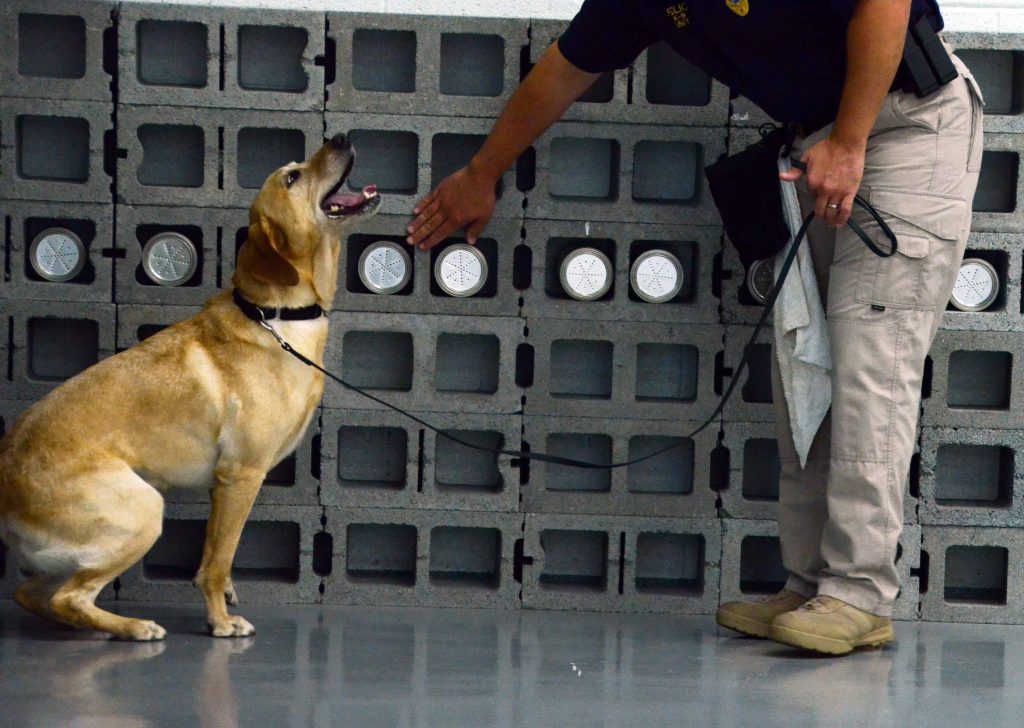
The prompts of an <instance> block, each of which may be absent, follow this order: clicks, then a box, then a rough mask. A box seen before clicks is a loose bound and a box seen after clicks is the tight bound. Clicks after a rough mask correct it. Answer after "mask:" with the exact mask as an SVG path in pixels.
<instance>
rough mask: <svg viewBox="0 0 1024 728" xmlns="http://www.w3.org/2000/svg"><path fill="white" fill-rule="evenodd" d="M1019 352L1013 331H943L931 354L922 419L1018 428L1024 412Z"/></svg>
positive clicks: (1023, 374) (1023, 369) (1023, 379)
mask: <svg viewBox="0 0 1024 728" xmlns="http://www.w3.org/2000/svg"><path fill="white" fill-rule="evenodd" d="M1021 357H1022V352H1021V345H1020V336H1019V335H1017V334H1014V333H1009V332H988V331H957V332H954V331H940V332H939V334H938V335H937V336H936V337H935V342H934V343H933V344H932V348H931V352H930V354H929V358H930V359H931V372H932V377H931V392H930V396H928V397H927V398H925V399H924V410H923V414H922V416H921V423H922V424H924V425H929V426H955V427H987V428H1011V429H1013V428H1016V427H1018V426H1019V423H1020V416H1021V412H1022V411H1024V399H1022V397H1024V367H1021V366H1020V360H1021ZM925 394H928V392H927V391H926V392H925Z"/></svg>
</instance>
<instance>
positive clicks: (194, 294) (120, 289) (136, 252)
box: [114, 205, 249, 306]
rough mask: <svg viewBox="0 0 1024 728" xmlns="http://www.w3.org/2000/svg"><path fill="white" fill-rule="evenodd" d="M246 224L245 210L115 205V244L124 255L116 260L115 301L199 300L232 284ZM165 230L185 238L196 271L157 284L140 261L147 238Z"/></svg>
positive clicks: (174, 302) (180, 303) (171, 302)
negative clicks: (178, 279)
mask: <svg viewBox="0 0 1024 728" xmlns="http://www.w3.org/2000/svg"><path fill="white" fill-rule="evenodd" d="M248 229H249V211H248V209H241V208H234V209H232V208H221V209H217V208H196V207H160V206H137V207H136V206H131V205H119V206H118V214H117V247H118V248H119V249H120V250H122V251H124V255H123V257H120V258H118V259H117V262H116V263H115V265H116V268H117V276H116V284H115V289H114V295H115V297H116V300H117V302H118V303H152V304H165V305H166V304H169V305H174V306H200V305H202V304H203V303H205V302H206V301H207V299H209V298H210V297H211V296H213V295H214V294H215V293H217V292H218V291H219V290H220V289H221V288H222V287H230V285H231V275H232V274H233V273H234V262H235V257H236V255H237V250H238V248H239V247H240V246H241V242H244V240H245V237H246V235H247V233H248ZM168 232H174V233H179V234H181V235H184V236H185V237H186V238H188V240H189V241H190V242H191V243H192V245H193V247H194V248H195V251H196V256H197V257H196V267H195V272H194V273H193V274H192V276H191V277H190V278H189V279H188V280H187V281H186V282H184V283H182V284H181V285H178V286H162V285H160V284H158V283H157V282H156V281H154V280H153V279H152V278H150V277H149V275H148V274H147V273H146V271H145V268H144V267H143V262H142V253H143V250H144V249H145V246H146V243H148V242H149V241H150V240H151V239H152V238H153V237H155V236H157V235H159V234H161V233H168ZM239 238H241V240H240V239H239Z"/></svg>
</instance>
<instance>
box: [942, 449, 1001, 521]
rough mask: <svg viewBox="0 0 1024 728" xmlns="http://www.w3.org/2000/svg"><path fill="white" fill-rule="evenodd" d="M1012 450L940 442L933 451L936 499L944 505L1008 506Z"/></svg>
mask: <svg viewBox="0 0 1024 728" xmlns="http://www.w3.org/2000/svg"><path fill="white" fill-rule="evenodd" d="M1014 461H1015V453H1014V451H1013V449H1012V448H1009V447H1002V446H999V445H969V444H965V443H949V444H946V445H940V446H939V449H938V452H936V454H935V502H936V503H938V504H939V505H943V506H956V507H961V508H963V507H971V506H975V507H980V508H1008V507H1009V506H1010V505H1011V503H1012V502H1013V480H1014V475H1015V473H1014V468H1015V462H1014Z"/></svg>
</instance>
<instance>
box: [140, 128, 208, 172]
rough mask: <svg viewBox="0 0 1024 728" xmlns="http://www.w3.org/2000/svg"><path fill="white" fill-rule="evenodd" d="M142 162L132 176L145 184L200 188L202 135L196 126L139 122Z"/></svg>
mask: <svg viewBox="0 0 1024 728" xmlns="http://www.w3.org/2000/svg"><path fill="white" fill-rule="evenodd" d="M138 134H139V142H140V143H141V144H142V162H141V164H139V167H138V170H137V171H136V176H137V177H138V180H139V184H141V185H146V186H148V187H202V186H203V176H204V175H203V161H204V156H205V153H206V152H205V149H204V134H203V130H202V129H201V128H200V127H198V126H186V125H181V124H143V125H142V126H140V127H139V129H138Z"/></svg>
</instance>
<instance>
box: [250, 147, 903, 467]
mask: <svg viewBox="0 0 1024 728" xmlns="http://www.w3.org/2000/svg"><path fill="white" fill-rule="evenodd" d="M793 166H795V167H798V168H800V167H801V166H802V165H799V163H797V162H794V163H793ZM854 202H855V203H856V204H857V205H859V206H860V207H862V208H864V209H865V210H867V211H868V212H869V213H870V214H871V216H872V217H873V218H874V220H875V221H876V222H877V223H878V225H879V227H880V228H881V229H882V232H883V233H884V234H885V235H886V237H888V238H889V241H890V243H891V247H890V249H889V250H888V251H884V250H882V249H881V248H879V247H878V246H877V245H876V244H875V243H874V241H872V240H871V239H870V238H869V237H868V236H867V235H866V234H865V233H864V231H863V229H861V227H860V226H859V225H857V224H856V223H855V222H853V220H852V219H851V220H849V222H848V224H849V225H850V227H851V228H852V229H853V231H854V232H855V233H856V234H857V236H858V237H859V238H860V239H861V240H862V241H863V242H864V244H865V245H867V247H868V248H869V249H870V250H871V252H873V253H874V254H875V255H878V256H880V257H882V258H888V257H889V256H891V255H893V254H894V253H895V252H896V247H897V244H896V236H895V235H894V234H893V232H892V230H891V229H890V228H889V226H888V225H887V224H886V223H885V221H884V220H882V218H881V216H880V215H879V214H878V212H877V211H876V210H875V209H874V208H873V207H872V206H871V205H869V204H868V203H866V202H864V200H862V199H861V198H860V196H859V195H858V196H857V197H856V198H854ZM813 219H814V213H813V212H811V213H810V214H808V215H807V217H806V218H805V219H804V222H803V224H802V225H801V226H800V231H799V232H798V233H797V234H796V239H795V240H794V241H793V244H792V246H791V247H790V249H789V253H788V254H787V255H786V260H785V262H783V264H782V270H781V271H779V272H778V273H777V274H776V276H775V285H773V286H772V290H771V291H770V292H769V293H768V296H767V297H766V298H765V304H764V311H762V312H761V318H760V319H758V322H757V325H756V326H755V327H754V331H753V333H752V334H751V335H750V340H749V341H748V342H747V345H746V346H745V347H744V348H743V356H742V357H741V358H740V363H739V364H738V365H737V367H736V370H735V371H734V372H733V374H732V376H731V378H730V381H729V386H728V387H727V388H726V390H725V392H724V393H723V394H722V398H721V399H720V400H719V402H718V406H717V407H715V411H714V412H712V413H711V414H710V415H709V416H708V418H707V419H706V420H704V422H703V423H702V424H701V425H700V426H699V427H698V428H697V429H695V430H694V431H693V432H691V433H689V434H688V435H685V436H684V437H683V438H681V439H680V440H679V441H678V442H674V443H672V444H671V445H667V446H665V447H662V448H659V449H658V450H655V451H654V452H652V453H648V454H647V455H644V456H643V457H638V458H634V459H632V460H626V461H624V462H621V463H611V464H609V465H602V464H599V463H590V462H587V461H585V460H576V459H574V458H565V457H561V456H559V455H548V454H546V453H540V452H527V451H524V450H505V449H502V448H490V447H483V446H482V445H475V444H473V443H471V442H466V441H465V440H462V439H460V438H458V437H456V436H454V435H451V434H449V433H447V432H445V431H444V430H441V429H438V428H437V427H435V426H434V425H432V424H430V423H429V422H426V421H424V420H422V419H420V418H419V417H417V416H416V415H414V414H412V413H410V412H406V411H405V410H404V409H402V408H401V407H398V406H396V405H393V404H391V403H390V402H387V401H386V400H383V399H381V398H380V397H377V396H376V395H373V394H370V393H369V392H367V391H366V390H364V389H361V388H359V387H357V386H356V385H354V384H349V383H348V382H346V381H345V380H344V379H342V378H341V377H339V376H337V375H335V374H332V373H331V372H329V371H327V370H326V369H324V368H323V367H322V366H320V365H319V364H317V363H316V362H315V361H313V360H312V359H310V358H309V357H307V356H305V355H304V354H302V353H301V352H299V351H296V350H295V349H293V348H292V345H291V344H289V343H288V342H287V341H285V340H284V339H283V338H281V335H280V334H279V333H277V331H276V330H275V329H274V327H273V326H271V325H270V324H269V323H268V321H267V318H266V317H265V316H264V315H263V310H262V309H260V308H259V307H254V308H255V309H256V311H257V312H258V313H259V319H254V320H255V321H257V323H259V324H260V326H262V327H263V328H265V329H266V330H267V331H269V332H270V333H271V334H273V336H274V338H275V339H277V343H278V344H280V345H281V348H282V349H284V350H285V351H286V352H288V353H289V354H291V355H292V356H294V357H295V358H296V359H298V360H299V361H301V362H302V363H303V364H306V365H307V366H311V367H313V368H314V369H316V370H317V371H319V372H320V373H322V374H323V375H324V376H326V377H328V378H329V379H333V380H334V381H335V382H337V383H338V384H340V385H341V386H343V387H345V388H347V389H351V390H352V391H353V392H355V393H356V394H360V395H362V396H363V397H366V398H367V399H369V400H371V401H373V402H376V403H377V404H380V405H384V406H385V407H387V408H388V409H390V410H393V411H395V412H397V413H399V414H400V415H404V416H405V417H408V418H409V419H411V420H412V421H413V422H416V423H418V424H420V425H422V426H423V427H425V428H427V429H428V430H430V431H432V432H434V433H436V434H438V435H440V436H441V437H446V438H448V439H449V440H451V441H452V442H455V443H457V444H459V445H462V446H463V447H468V448H470V449H472V450H479V451H481V452H486V453H490V454H492V455H507V456H509V457H512V458H517V459H519V460H538V461H540V462H545V463H552V464H554V465H565V466H568V467H572V468H586V469H589V470H614V469H617V468H625V467H628V466H630V465H635V464H636V463H642V462H643V461H645V460H650V459H651V458H655V457H657V456H659V455H663V454H664V453H666V452H668V451H669V450H672V449H674V448H676V447H679V446H680V445H682V444H683V443H685V442H686V441H687V440H689V439H692V438H693V437H695V436H696V435H698V434H699V433H701V432H703V431H704V430H705V429H706V428H707V427H708V425H710V424H711V423H712V422H714V421H715V418H716V417H718V415H720V414H721V413H722V410H723V409H725V405H726V403H727V402H728V401H729V398H730V397H731V396H732V393H733V391H734V390H735V389H736V385H737V384H738V383H739V381H740V378H741V377H740V375H741V374H742V373H743V370H744V369H746V368H747V366H748V364H749V358H750V351H751V349H752V348H753V346H754V344H756V343H757V337H758V336H759V335H760V333H761V330H762V329H763V328H764V325H765V323H766V322H767V321H768V316H769V315H770V314H771V312H772V309H773V308H774V307H775V301H776V299H778V297H779V291H780V290H781V289H782V284H783V282H784V281H785V280H786V276H787V275H788V274H789V270H790V268H792V267H793V261H794V260H795V259H796V254H797V251H798V250H799V248H800V243H801V242H803V239H804V237H806V235H807V228H808V227H809V226H810V224H811V220H813ZM247 315H248V313H247ZM250 318H252V317H251V316H250Z"/></svg>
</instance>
